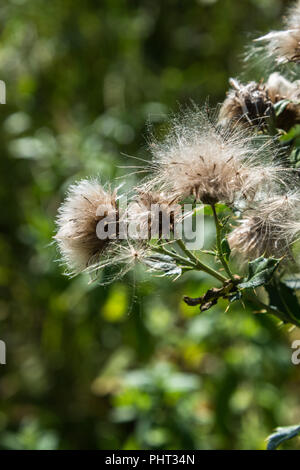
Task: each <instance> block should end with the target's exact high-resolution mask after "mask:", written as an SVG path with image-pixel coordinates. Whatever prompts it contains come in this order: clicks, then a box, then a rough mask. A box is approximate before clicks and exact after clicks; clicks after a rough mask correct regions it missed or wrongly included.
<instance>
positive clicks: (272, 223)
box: [228, 193, 300, 259]
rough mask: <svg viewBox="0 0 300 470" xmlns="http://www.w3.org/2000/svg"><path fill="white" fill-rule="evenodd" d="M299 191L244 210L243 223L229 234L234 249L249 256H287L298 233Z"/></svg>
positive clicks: (289, 256) (289, 255) (299, 228)
mask: <svg viewBox="0 0 300 470" xmlns="http://www.w3.org/2000/svg"><path fill="white" fill-rule="evenodd" d="M299 203H300V194H299V193H292V194H290V195H284V196H276V197H273V198H270V199H269V200H267V201H265V202H261V203H260V204H259V205H258V206H257V207H255V208H252V209H249V210H247V211H245V213H244V215H243V218H242V220H241V221H240V225H239V226H238V227H236V228H235V229H234V230H233V231H232V232H231V233H230V234H229V236H228V241H229V244H230V247H231V249H232V250H234V251H237V252H239V253H240V254H243V255H244V256H245V257H246V258H248V259H255V258H257V257H259V256H262V255H265V256H275V257H277V258H278V257H281V256H287V257H288V258H291V257H292V256H291V251H290V245H291V243H292V242H293V241H294V240H295V239H296V238H297V237H298V236H299V233H300V220H299Z"/></svg>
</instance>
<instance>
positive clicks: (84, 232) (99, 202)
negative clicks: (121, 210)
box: [54, 179, 118, 274]
mask: <svg viewBox="0 0 300 470" xmlns="http://www.w3.org/2000/svg"><path fill="white" fill-rule="evenodd" d="M104 218H106V219H107V220H110V219H111V220H116V219H117V218H118V210H117V204H116V194H115V193H114V192H110V191H106V190H104V188H103V187H102V186H101V185H100V184H99V183H98V181H96V180H92V179H91V180H89V179H85V180H81V181H80V182H79V183H76V184H73V185H72V186H71V187H70V188H69V191H68V194H67V197H66V199H65V201H64V202H63V203H62V205H61V206H60V208H59V211H58V217H57V228H58V231H57V234H56V235H55V237H54V239H55V240H56V242H57V244H58V248H59V250H60V253H61V256H62V260H63V262H64V263H65V264H66V265H67V268H68V270H69V272H70V274H77V273H78V272H80V271H83V270H85V269H87V268H89V267H91V266H93V265H97V264H98V263H99V258H100V255H101V254H102V253H103V251H105V249H106V248H107V245H108V244H109V240H108V239H106V240H101V239H99V238H98V236H97V233H96V229H97V224H98V222H100V221H101V220H103V219H104Z"/></svg>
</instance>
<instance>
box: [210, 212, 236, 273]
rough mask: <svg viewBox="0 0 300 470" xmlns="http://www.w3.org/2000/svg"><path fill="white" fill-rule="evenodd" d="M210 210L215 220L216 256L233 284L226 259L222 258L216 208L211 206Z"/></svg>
mask: <svg viewBox="0 0 300 470" xmlns="http://www.w3.org/2000/svg"><path fill="white" fill-rule="evenodd" d="M211 208H212V211H213V214H214V220H215V226H216V242H217V255H218V258H219V260H220V261H221V263H222V265H223V268H224V269H225V271H226V273H227V274H228V276H229V277H230V279H231V280H232V281H233V282H234V277H233V274H232V272H231V271H230V268H229V266H228V263H227V261H226V259H225V258H224V256H223V252H222V246H221V229H222V228H221V225H220V221H219V218H218V215H217V212H216V206H215V205H214V204H211Z"/></svg>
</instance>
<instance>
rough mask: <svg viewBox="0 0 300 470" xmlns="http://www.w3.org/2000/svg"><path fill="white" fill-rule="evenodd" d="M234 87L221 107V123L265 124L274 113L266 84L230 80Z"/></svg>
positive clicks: (261, 125) (262, 125)
mask: <svg viewBox="0 0 300 470" xmlns="http://www.w3.org/2000/svg"><path fill="white" fill-rule="evenodd" d="M229 83H230V85H231V86H232V89H231V90H230V91H229V93H228V95H227V98H226V100H225V101H224V103H223V105H222V107H221V109H220V115H219V118H220V121H221V123H225V124H226V123H230V122H232V123H236V122H238V123H239V124H243V125H246V126H249V125H250V126H253V125H254V126H260V127H264V126H265V119H266V118H267V117H269V116H271V114H272V113H273V107H272V103H271V101H270V99H269V97H268V94H267V92H266V89H265V86H264V85H263V84H261V83H256V82H250V83H248V84H247V85H242V84H240V83H239V82H238V81H237V80H234V79H233V78H231V79H230V80H229Z"/></svg>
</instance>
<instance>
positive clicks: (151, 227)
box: [127, 189, 181, 239]
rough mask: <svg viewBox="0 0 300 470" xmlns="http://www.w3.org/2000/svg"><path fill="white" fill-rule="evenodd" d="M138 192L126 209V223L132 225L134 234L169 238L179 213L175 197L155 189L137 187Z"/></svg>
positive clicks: (143, 236) (179, 208) (145, 236)
mask: <svg viewBox="0 0 300 470" xmlns="http://www.w3.org/2000/svg"><path fill="white" fill-rule="evenodd" d="M138 192H139V195H138V197H137V198H136V199H135V200H134V201H133V202H131V203H130V204H129V206H128V210H127V219H128V223H129V224H130V225H134V227H135V229H136V236H137V237H138V236H140V237H142V238H148V239H151V238H165V239H169V238H170V236H171V234H174V229H175V224H176V222H177V221H179V218H180V215H181V207H180V206H179V204H177V203H176V199H174V198H172V197H170V196H167V195H165V194H164V193H160V192H155V191H151V192H146V191H142V190H139V189H138Z"/></svg>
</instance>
